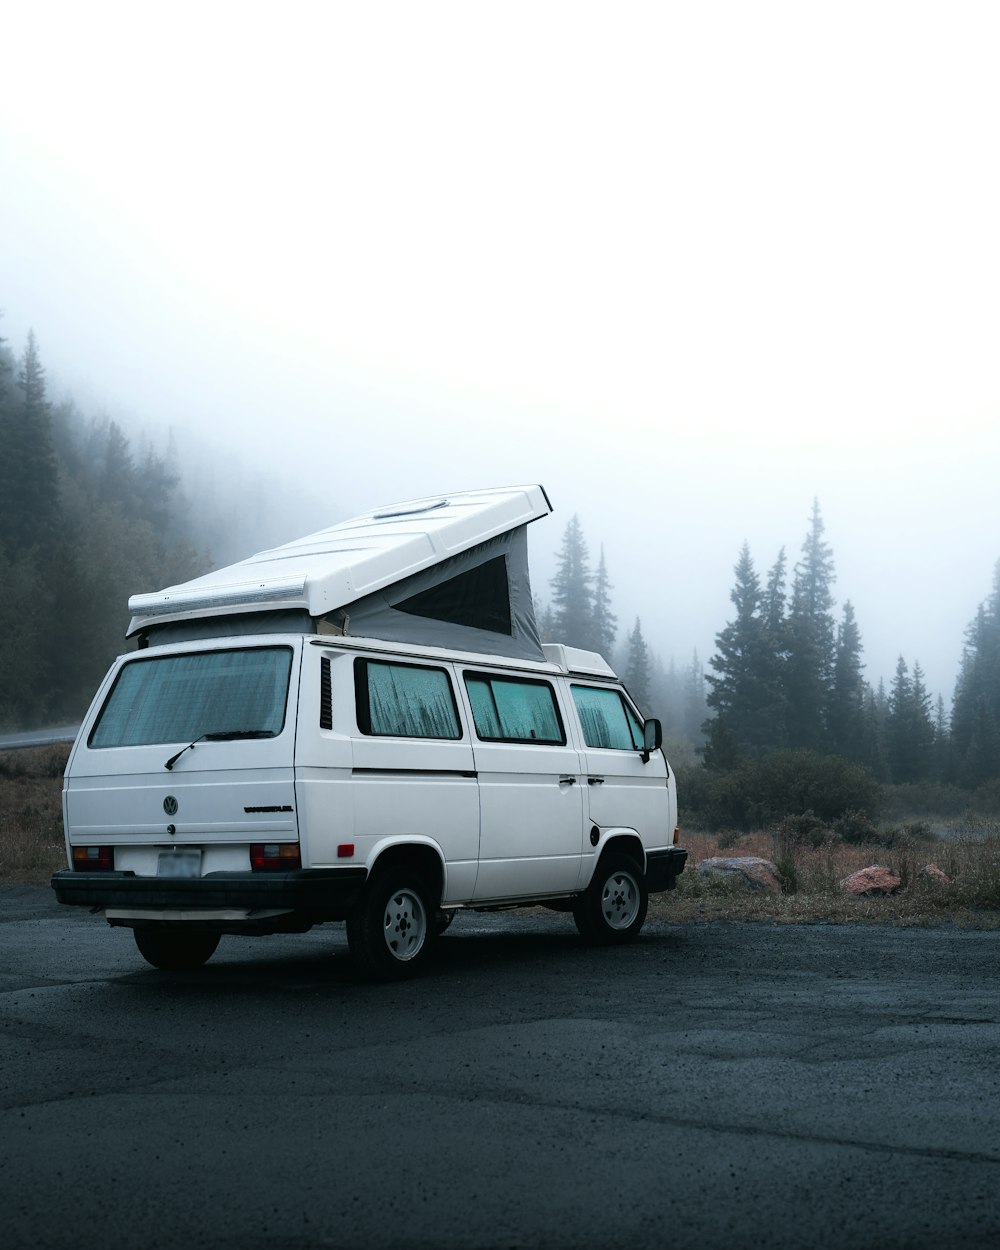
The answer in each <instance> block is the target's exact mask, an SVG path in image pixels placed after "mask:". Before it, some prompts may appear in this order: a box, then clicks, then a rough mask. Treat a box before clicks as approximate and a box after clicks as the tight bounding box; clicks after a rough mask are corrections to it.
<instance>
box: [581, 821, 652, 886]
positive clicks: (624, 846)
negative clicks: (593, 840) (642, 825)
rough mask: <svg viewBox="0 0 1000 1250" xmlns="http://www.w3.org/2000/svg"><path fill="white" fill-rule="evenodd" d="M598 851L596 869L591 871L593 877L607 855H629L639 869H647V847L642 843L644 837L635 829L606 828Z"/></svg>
mask: <svg viewBox="0 0 1000 1250" xmlns="http://www.w3.org/2000/svg"><path fill="white" fill-rule="evenodd" d="M597 848H598V853H597V855H596V857H595V858H594V869H593V872H592V873H591V878H593V875H594V873H595V872H596V871H597V868H598V865H599V864H600V863H601V861H602V860H603V859H604V858H605V857H606V856H607V855H614V854H618V855H627V856H628V857H629V859H634V860H635V862H636V864H637V865H638V867H639V871H640V872H642V873H645V871H646V848H645V847H644V846H643V845H642V839H641V838H640V837H639V834H638V833H637V832H636V831H635V830H634V829H628V828H617V829H604V830H602V831H601V838H600V841H599V842H598V844H597Z"/></svg>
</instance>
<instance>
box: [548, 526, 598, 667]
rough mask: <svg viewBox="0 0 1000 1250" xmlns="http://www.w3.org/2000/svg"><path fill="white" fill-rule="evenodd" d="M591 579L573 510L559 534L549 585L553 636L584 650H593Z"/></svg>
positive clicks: (585, 549)
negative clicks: (560, 536) (554, 570)
mask: <svg viewBox="0 0 1000 1250" xmlns="http://www.w3.org/2000/svg"><path fill="white" fill-rule="evenodd" d="M593 580H594V579H593V574H592V573H591V571H590V559H589V555H588V552H587V543H586V540H585V539H584V537H583V529H582V527H581V525H580V518H579V517H578V516H577V515H576V514H575V513H574V515H573V516H572V517H571V518H570V521H569V524H568V525H567V526H566V531H565V533H564V534H563V541H562V548H561V549H560V552H559V566H558V568H557V570H556V575H555V577H553V578H552V581H551V583H550V585H551V586H552V605H553V615H554V623H555V630H556V637H557V638H558V640H559V642H563V643H566V644H567V645H568V646H571V647H582V648H583V649H584V650H586V651H596V650H597V639H596V637H595V636H594V594H593V588H592V583H593Z"/></svg>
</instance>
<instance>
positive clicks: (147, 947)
mask: <svg viewBox="0 0 1000 1250" xmlns="http://www.w3.org/2000/svg"><path fill="white" fill-rule="evenodd" d="M132 935H133V937H134V938H135V944H136V946H138V948H139V954H140V955H141V956H142V957H143V959H145V960H146V962H147V963H150V964H152V965H153V967H154V968H162V969H163V970H164V972H184V971H188V970H190V969H192V968H200V967H201V966H202V964H205V963H207V962H208V961H209V960H210V959H211V958H212V956H213V955H214V954H215V948H216V947H217V946H218V945H219V935H218V933H183V932H180V933H178V932H175V931H174V930H171V929H133V930H132Z"/></svg>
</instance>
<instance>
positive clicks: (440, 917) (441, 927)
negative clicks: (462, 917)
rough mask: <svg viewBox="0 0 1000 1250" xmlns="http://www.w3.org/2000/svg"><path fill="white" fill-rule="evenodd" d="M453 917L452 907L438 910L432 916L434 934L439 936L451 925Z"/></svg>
mask: <svg viewBox="0 0 1000 1250" xmlns="http://www.w3.org/2000/svg"><path fill="white" fill-rule="evenodd" d="M454 919H455V911H454V909H453V908H452V909H451V910H449V911H444V910H438V912H437V913H436V915H435V917H434V936H435V937H440V936H441V934H442V933H444V931H445V930H446V929H448V928H450V927H451V922H452V921H453V920H454Z"/></svg>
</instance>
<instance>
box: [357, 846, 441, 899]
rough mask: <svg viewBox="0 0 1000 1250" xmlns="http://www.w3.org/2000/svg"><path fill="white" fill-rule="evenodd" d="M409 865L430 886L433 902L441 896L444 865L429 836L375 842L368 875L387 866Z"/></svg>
mask: <svg viewBox="0 0 1000 1250" xmlns="http://www.w3.org/2000/svg"><path fill="white" fill-rule="evenodd" d="M398 867H403V868H410V869H413V870H416V871H417V872H419V873H420V875H421V876H423V877H424V878H425V879H426V880H427V882H428V884H429V885H430V886H431V890H432V892H433V895H434V897H433V899H432V902H433V905H434V906H435V907H437V906H439V905H440V902H441V899H442V898H443V897H444V883H445V865H444V859H443V858H442V855H441V851H440V849H439V848H438V847H437V846H436V845H435V843H433V842H432V841H430V839H426V840H424V839H421V840H419V841H418V840H412V839H411V840H407V841H398V842H385V843H382V844H381V845H379V846H376V847H375V848H374V850H373V852H372V855H371V859H370V861H369V864H368V877H369V879H371V878H372V877H374V876H375V874H376V873H379V872H383V871H385V870H386V869H388V868H398Z"/></svg>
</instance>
